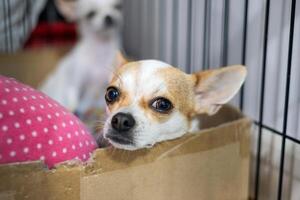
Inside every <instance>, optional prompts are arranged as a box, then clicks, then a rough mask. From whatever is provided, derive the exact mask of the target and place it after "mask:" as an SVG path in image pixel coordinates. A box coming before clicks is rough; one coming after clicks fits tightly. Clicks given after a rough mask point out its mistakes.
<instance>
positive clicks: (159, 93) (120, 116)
mask: <svg viewBox="0 0 300 200" xmlns="http://www.w3.org/2000/svg"><path fill="white" fill-rule="evenodd" d="M245 77H246V70H245V68H244V67H243V66H231V67H226V68H220V69H216V70H209V71H204V72H199V73H195V74H191V75H189V74H185V73H184V72H182V71H180V70H179V69H177V68H174V67H171V66H170V65H168V64H166V63H163V62H160V61H155V60H145V61H139V62H131V63H128V64H126V65H124V66H122V67H121V68H119V69H118V70H117V71H116V72H115V75H114V77H113V78H112V80H111V83H110V85H109V87H108V88H107V92H106V95H105V99H106V102H107V105H108V110H109V117H108V119H107V121H106V123H105V126H104V137H105V138H106V139H108V140H109V142H110V143H111V144H112V145H114V146H115V147H117V148H122V149H127V150H135V149H139V148H145V147H152V146H153V145H154V144H155V143H157V142H160V141H164V140H169V139H174V138H177V137H180V136H182V135H183V134H185V133H187V132H188V131H189V130H190V129H191V127H192V120H193V119H194V118H195V117H196V115H198V114H202V113H206V114H209V115H212V114H214V113H216V112H217V111H218V109H219V108H220V106H221V105H223V104H225V103H227V102H228V101H229V100H230V99H231V98H232V97H233V96H234V95H235V94H236V93H237V91H238V90H239V88H240V87H241V85H242V83H243V82H244V80H245Z"/></svg>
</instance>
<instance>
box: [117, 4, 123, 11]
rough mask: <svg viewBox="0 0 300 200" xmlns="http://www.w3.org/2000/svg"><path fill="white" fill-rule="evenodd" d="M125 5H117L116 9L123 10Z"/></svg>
mask: <svg viewBox="0 0 300 200" xmlns="http://www.w3.org/2000/svg"><path fill="white" fill-rule="evenodd" d="M122 8H123V5H122V4H121V3H119V4H116V5H115V9H117V10H122Z"/></svg>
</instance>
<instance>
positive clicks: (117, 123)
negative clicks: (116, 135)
mask: <svg viewBox="0 0 300 200" xmlns="http://www.w3.org/2000/svg"><path fill="white" fill-rule="evenodd" d="M134 125H135V120H134V118H133V117H132V115H131V114H129V113H117V114H116V115H115V116H113V118H112V119H111V126H112V128H113V129H114V130H116V131H118V132H125V131H129V130H130V129H131V128H133V127H134Z"/></svg>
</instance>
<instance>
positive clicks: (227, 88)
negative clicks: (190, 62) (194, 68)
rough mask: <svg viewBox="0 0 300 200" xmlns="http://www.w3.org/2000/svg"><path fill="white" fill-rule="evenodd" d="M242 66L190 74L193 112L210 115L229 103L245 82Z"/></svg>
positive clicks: (244, 71)
mask: <svg viewBox="0 0 300 200" xmlns="http://www.w3.org/2000/svg"><path fill="white" fill-rule="evenodd" d="M246 74H247V70H246V68H245V67H244V66H242V65H235V66H229V67H224V68H219V69H215V70H208V71H203V72H199V73H195V74H192V76H193V77H194V80H196V81H195V85H194V91H195V97H196V98H195V111H196V112H197V113H199V114H200V113H207V114H209V115H212V114H214V113H216V112H217V111H218V110H219V109H220V107H221V106H222V105H223V104H225V103H227V102H228V101H230V99H231V98H232V97H233V96H234V95H235V94H236V93H237V92H238V90H239V89H240V87H241V85H242V84H243V82H244V81H245V78H246Z"/></svg>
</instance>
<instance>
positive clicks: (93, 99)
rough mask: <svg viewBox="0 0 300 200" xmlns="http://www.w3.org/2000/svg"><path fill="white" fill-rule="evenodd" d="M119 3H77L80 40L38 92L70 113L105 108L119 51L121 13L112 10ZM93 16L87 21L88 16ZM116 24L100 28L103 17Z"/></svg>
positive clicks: (92, 0) (108, 0)
mask: <svg viewBox="0 0 300 200" xmlns="http://www.w3.org/2000/svg"><path fill="white" fill-rule="evenodd" d="M118 2H119V0H79V1H78V2H77V6H76V8H77V10H75V11H74V12H76V16H77V21H78V24H79V32H80V40H79V42H78V43H77V44H76V46H75V48H74V49H73V50H72V51H71V52H70V53H69V54H68V55H67V56H66V57H65V58H64V59H63V60H62V61H61V62H60V63H59V65H58V67H57V69H56V70H55V71H54V72H53V73H52V74H51V75H50V76H49V78H48V79H47V80H46V81H45V82H44V83H43V84H42V86H41V87H40V89H41V90H42V91H43V92H45V93H46V94H48V95H49V96H50V97H52V98H54V99H55V100H57V101H58V102H59V103H61V104H62V105H63V106H65V107H66V108H68V109H69V110H71V111H75V110H77V111H79V112H80V113H84V112H86V111H87V110H88V109H89V108H91V107H95V106H100V107H103V108H104V106H105V102H104V100H103V95H104V92H105V88H106V86H107V83H108V80H109V78H110V75H111V73H112V72H113V71H114V64H115V59H116V56H117V52H118V50H119V29H120V26H121V23H122V18H121V12H120V11H119V10H116V9H115V5H116V4H117V3H118ZM91 11H93V12H95V13H96V14H95V15H94V16H93V17H92V18H91V19H88V18H87V17H86V15H87V14H88V13H89V12H91ZM107 15H110V16H111V17H113V19H114V20H115V21H116V23H117V25H116V26H115V27H114V28H110V29H108V28H106V27H105V26H104V25H103V21H104V18H105V16H107Z"/></svg>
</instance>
